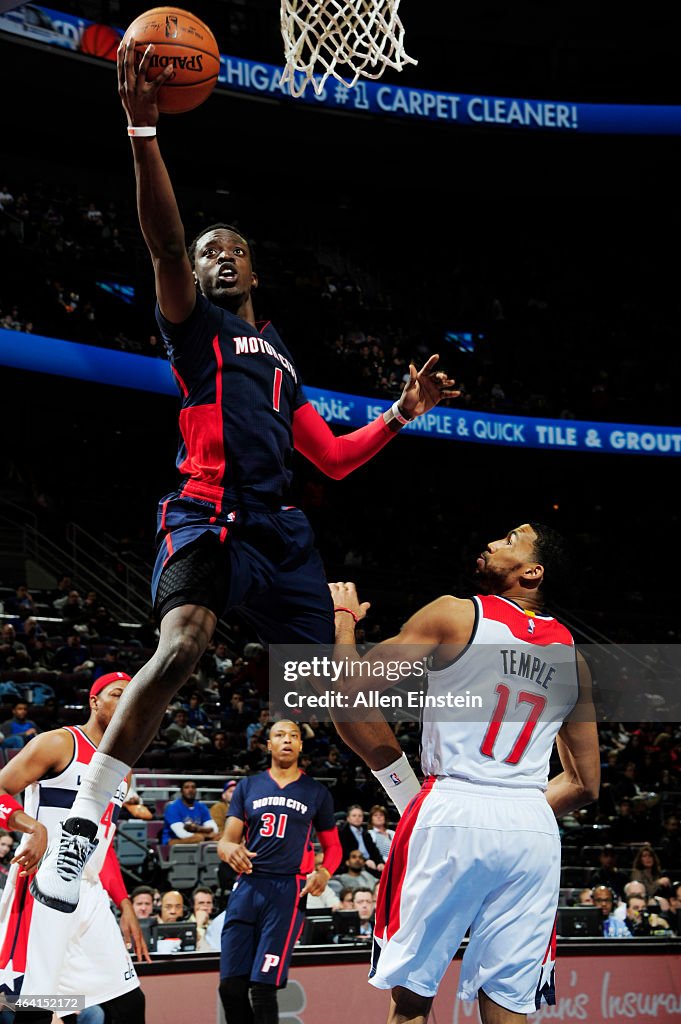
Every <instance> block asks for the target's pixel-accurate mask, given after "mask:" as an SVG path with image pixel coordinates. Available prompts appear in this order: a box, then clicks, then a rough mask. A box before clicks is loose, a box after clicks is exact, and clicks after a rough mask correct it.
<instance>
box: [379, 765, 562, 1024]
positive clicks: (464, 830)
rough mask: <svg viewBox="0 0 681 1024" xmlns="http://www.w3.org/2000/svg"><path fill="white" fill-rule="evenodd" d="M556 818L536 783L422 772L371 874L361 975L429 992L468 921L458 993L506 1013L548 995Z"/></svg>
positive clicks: (556, 880) (383, 984)
mask: <svg viewBox="0 0 681 1024" xmlns="http://www.w3.org/2000/svg"><path fill="white" fill-rule="evenodd" d="M559 886H560V840H559V837H558V827H557V825H556V819H555V817H554V815H553V812H552V811H551V809H550V807H549V805H548V803H547V802H546V798H545V796H544V794H543V793H542V792H541V791H540V790H536V789H529V788H528V789H510V788H505V787H501V786H499V787H497V786H489V785H479V784H474V783H468V782H465V781H463V780H458V779H453V778H438V779H435V778H429V779H428V780H427V781H426V782H425V783H424V786H423V788H422V790H421V792H420V793H419V795H418V796H417V797H415V798H414V800H412V802H411V804H410V805H409V807H408V808H407V810H406V811H405V814H404V815H403V817H402V819H401V821H400V823H399V826H398V828H397V832H396V834H395V838H394V839H393V842H392V846H391V848H390V854H389V856H388V861H387V864H386V867H385V870H384V872H383V875H382V876H381V882H380V887H379V896H378V902H377V907H376V927H375V932H374V950H373V961H372V967H371V972H370V975H369V979H370V981H371V984H372V985H374V986H375V987H376V988H381V989H390V988H393V987H394V986H395V985H401V986H403V987H404V988H407V989H409V990H410V991H412V992H415V993H416V994H417V995H421V996H434V995H435V994H436V993H437V989H438V985H439V984H440V981H441V980H442V977H443V976H444V973H445V971H446V970H447V967H448V966H449V963H450V962H451V960H452V958H453V957H454V955H455V953H456V951H457V949H458V948H459V946H460V944H461V941H462V939H463V938H464V936H465V934H466V932H467V930H468V929H469V928H470V940H469V943H468V948H467V949H466V951H465V953H464V956H463V962H462V965H461V975H460V981H459V992H458V995H459V998H460V999H475V998H476V997H477V995H478V991H479V989H483V991H484V992H485V993H486V995H488V996H489V997H490V999H493V1000H494V1002H496V1003H498V1004H499V1005H500V1006H502V1007H504V1008H505V1009H507V1010H512V1011H513V1012H514V1013H534V1012H535V1010H537V1009H539V1006H540V1003H541V1000H542V998H543V999H544V1000H545V1001H546V1002H547V1003H554V1002H555V990H554V960H555V920H556V912H557V907H558V891H559Z"/></svg>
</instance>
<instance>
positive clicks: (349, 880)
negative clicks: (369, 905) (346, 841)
mask: <svg viewBox="0 0 681 1024" xmlns="http://www.w3.org/2000/svg"><path fill="white" fill-rule="evenodd" d="M365 863H366V862H365V860H364V857H363V856H362V854H361V853H360V852H359V850H351V851H350V854H349V856H348V857H347V858H346V861H345V871H344V872H343V874H342V875H339V876H338V881H339V882H340V884H341V886H342V887H343V888H344V889H352V890H353V891H354V890H355V889H358V888H359V887H360V886H362V888H364V889H370V890H372V891H373V888H374V885H375V884H376V879H375V877H374V875H372V874H370V872H368V871H367V870H366V867H365Z"/></svg>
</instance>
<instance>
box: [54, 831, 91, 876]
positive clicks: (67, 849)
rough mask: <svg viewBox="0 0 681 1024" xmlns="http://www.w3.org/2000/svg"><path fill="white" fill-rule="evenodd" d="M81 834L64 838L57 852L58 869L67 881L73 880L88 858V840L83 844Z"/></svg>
mask: <svg viewBox="0 0 681 1024" xmlns="http://www.w3.org/2000/svg"><path fill="white" fill-rule="evenodd" d="M80 839H81V836H71V838H70V839H66V837H63V838H62V841H61V843H60V845H59V853H58V854H57V871H58V872H59V874H60V875H61V877H62V878H64V879H66V881H69V882H71V881H73V879H74V878H77V877H78V875H79V874H80V872H81V869H82V867H83V864H84V863H85V861H86V860H87V855H88V850H87V848H86V845H85V844H86V843H87V840H85V839H84V840H83V843H82V844H81V843H80V842H79V840H80Z"/></svg>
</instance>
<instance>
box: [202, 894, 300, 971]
mask: <svg viewBox="0 0 681 1024" xmlns="http://www.w3.org/2000/svg"><path fill="white" fill-rule="evenodd" d="M304 886H305V876H304V875H293V876H291V875H283V876H282V875H279V876H277V875H259V876H258V875H241V876H240V877H239V878H238V879H237V881H236V882H235V883H234V888H233V889H232V891H231V893H230V895H229V902H228V904H227V912H226V914H225V923H224V926H223V929H222V942H221V946H222V948H221V953H220V977H221V978H238V977H244V976H246V977H248V978H250V980H251V981H252V982H259V983H260V984H263V985H276V987H277V988H282V987H283V986H284V985H285V984H286V978H287V975H288V968H289V964H290V962H291V954H292V953H293V947H294V946H295V944H296V942H297V941H298V938H299V936H300V933H301V931H302V928H303V924H304V923H305V908H304V906H302V907H301V899H300V893H301V891H302V889H303V888H304ZM302 902H303V903H304V899H303V901H302Z"/></svg>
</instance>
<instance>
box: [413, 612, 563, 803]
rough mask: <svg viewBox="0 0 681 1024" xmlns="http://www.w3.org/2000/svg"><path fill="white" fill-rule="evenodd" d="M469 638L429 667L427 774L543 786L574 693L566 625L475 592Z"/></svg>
mask: <svg viewBox="0 0 681 1024" xmlns="http://www.w3.org/2000/svg"><path fill="white" fill-rule="evenodd" d="M473 602H474V604H475V624H474V627H473V634H472V636H471V639H470V641H469V644H468V645H467V647H466V648H465V650H464V651H463V652H462V653H461V654H460V655H459V657H458V658H457V659H456V660H455V661H454V662H452V664H451V665H448V666H447V667H446V668H444V669H439V670H437V671H435V670H431V671H430V672H429V673H428V690H427V694H426V695H425V697H424V698H423V701H424V704H425V706H424V708H423V732H422V741H421V743H422V753H421V764H422V768H423V771H424V773H425V774H426V775H440V776H441V775H445V776H453V777H458V778H463V779H468V780H469V781H472V782H488V783H491V784H493V785H507V786H512V787H528V786H531V787H536V788H539V789H545V788H546V784H547V781H548V773H549V760H550V757H551V751H552V749H553V743H554V740H555V738H556V734H557V732H558V730H559V729H560V727H561V725H562V723H563V721H564V720H565V718H566V717H567V716H568V715H569V714H570V712H571V711H572V710H573V708H574V706H575V704H576V703H577V699H578V696H579V683H578V675H577V662H576V650H575V645H574V640H573V638H572V635H571V634H570V632H569V631H568V630H567V629H566V628H565V626H563V625H561V623H560V622H558V621H557V620H556V619H554V618H552V617H551V616H549V615H539V614H533V613H531V612H527V611H525V610H524V609H523V608H521V607H520V605H518V604H516V603H515V602H514V601H510V600H508V599H507V598H504V597H498V596H494V595H492V596H484V597H474V598H473Z"/></svg>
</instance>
